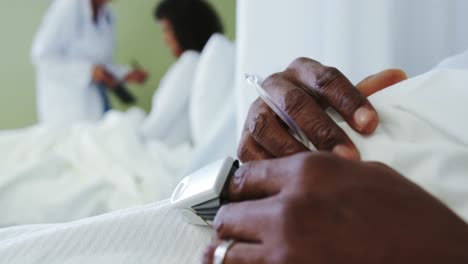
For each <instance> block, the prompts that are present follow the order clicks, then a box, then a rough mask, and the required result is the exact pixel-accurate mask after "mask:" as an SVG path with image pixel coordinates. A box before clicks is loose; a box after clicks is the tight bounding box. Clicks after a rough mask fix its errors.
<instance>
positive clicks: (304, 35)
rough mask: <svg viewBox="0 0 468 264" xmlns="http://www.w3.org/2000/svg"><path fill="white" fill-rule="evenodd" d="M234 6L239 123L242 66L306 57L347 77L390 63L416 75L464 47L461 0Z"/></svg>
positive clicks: (283, 0)
mask: <svg viewBox="0 0 468 264" xmlns="http://www.w3.org/2000/svg"><path fill="white" fill-rule="evenodd" d="M237 11H238V15H237V16H238V19H237V21H238V25H237V30H238V32H237V40H238V45H239V51H238V67H237V78H238V79H237V88H238V91H240V94H239V95H240V96H241V97H240V98H243V99H242V100H241V102H240V104H238V105H239V109H238V110H239V111H240V113H241V114H240V115H239V120H238V122H240V124H242V123H243V121H242V120H244V118H245V113H246V110H247V109H248V105H249V104H250V102H251V101H252V100H253V98H255V97H256V94H255V93H254V91H253V90H252V88H250V87H248V86H247V85H245V84H244V81H243V80H242V75H243V73H245V72H253V73H258V74H261V75H263V76H267V75H269V74H271V73H272V72H276V71H280V70H282V69H284V68H285V67H286V66H287V65H288V63H289V62H290V61H292V60H293V59H294V58H296V57H299V56H307V57H311V58H314V59H317V60H319V61H321V62H322V63H324V64H327V65H331V66H335V67H337V68H339V69H340V70H341V71H343V72H344V73H345V74H346V75H347V76H348V77H349V78H350V79H351V80H352V81H353V82H357V81H359V80H360V79H362V78H363V77H365V76H367V75H369V74H372V73H375V72H377V71H380V70H383V69H385V68H391V67H399V68H402V69H404V70H405V71H406V72H407V73H408V74H409V75H410V76H414V75H417V74H420V73H423V72H425V71H427V70H429V69H430V68H432V67H434V66H435V65H436V64H437V63H438V62H439V61H441V60H442V59H443V58H445V57H447V56H449V55H452V54H455V53H458V52H460V51H462V50H464V49H465V48H466V47H468V16H466V13H467V12H468V1H466V0H238V10H237ZM247 43H248V46H247ZM246 95H248V96H247V98H249V100H247V101H246V100H245V99H244V98H245V97H246Z"/></svg>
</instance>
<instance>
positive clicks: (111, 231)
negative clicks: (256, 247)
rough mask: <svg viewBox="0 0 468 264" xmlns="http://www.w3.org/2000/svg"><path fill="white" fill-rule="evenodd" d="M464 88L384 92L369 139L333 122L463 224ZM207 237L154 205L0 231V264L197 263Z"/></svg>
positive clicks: (430, 77) (455, 75) (437, 77)
mask: <svg viewBox="0 0 468 264" xmlns="http://www.w3.org/2000/svg"><path fill="white" fill-rule="evenodd" d="M467 85H468V72H467V71H465V70H441V71H434V72H430V73H428V74H425V75H422V76H419V77H416V78H413V79H411V80H409V81H405V82H403V83H400V84H397V85H396V86H395V87H391V88H388V89H387V90H385V91H383V92H381V93H379V94H377V95H376V96H374V97H373V98H372V99H371V101H372V103H373V104H374V106H375V107H376V109H377V110H378V112H379V115H380V118H381V125H380V127H379V128H378V130H377V131H376V133H375V134H374V135H372V136H369V137H363V136H360V135H358V134H356V133H355V132H354V131H353V130H352V129H350V128H349V127H348V126H347V125H346V124H345V123H343V122H342V121H339V124H340V125H341V126H342V127H343V128H344V129H345V131H346V132H347V133H349V135H350V136H351V138H352V139H353V141H354V142H355V143H356V145H357V146H358V147H359V149H360V150H361V153H362V156H363V158H364V159H365V160H377V161H381V162H384V163H386V164H388V165H390V166H391V167H393V168H395V169H396V170H398V171H399V172H401V173H402V174H403V175H405V176H407V177H408V178H410V179H411V180H413V181H415V182H416V183H418V184H420V185H421V186H423V187H424V188H426V190H428V191H429V192H431V193H432V194H434V195H435V196H437V197H438V198H439V199H441V200H442V201H443V202H445V203H446V204H447V205H448V206H449V207H450V208H452V209H453V210H455V211H456V212H457V213H458V214H459V215H460V216H462V217H463V218H464V219H465V220H467V219H468V175H467V174H468V136H467V134H466V130H467V129H468V122H466V121H464V120H466V116H468V108H467V107H466V102H468V90H467V89H466V86H467ZM212 234H213V233H212V231H210V230H209V229H207V228H203V227H198V226H191V225H188V224H187V223H185V222H184V221H183V220H182V219H181V217H180V215H178V213H177V212H176V211H175V210H174V209H171V208H170V206H169V204H168V203H167V202H162V203H158V204H155V205H148V206H146V207H140V208H135V209H131V210H127V211H122V212H116V213H111V214H108V215H102V216H98V217H96V218H90V219H84V220H81V221H78V222H74V223H66V224H57V225H48V226H39V227H38V226H30V227H20V228H19V229H18V228H17V229H6V230H4V231H2V232H0V263H22V264H24V263H48V264H50V263H84V262H88V263H174V264H176V263H199V262H200V255H201V253H202V252H203V250H204V248H205V246H206V245H207V244H208V243H209V242H210V237H211V235H212ZM2 237H3V239H2Z"/></svg>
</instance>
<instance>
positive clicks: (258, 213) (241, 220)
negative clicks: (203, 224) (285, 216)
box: [213, 198, 278, 242]
mask: <svg viewBox="0 0 468 264" xmlns="http://www.w3.org/2000/svg"><path fill="white" fill-rule="evenodd" d="M276 204H278V203H277V202H276V200H274V198H269V199H263V200H254V201H246V202H240V203H229V204H227V205H224V206H223V207H221V208H220V209H219V211H218V213H217V214H216V217H215V219H214V221H213V228H214V229H215V231H216V235H217V236H218V238H220V239H228V238H230V239H235V240H240V241H247V242H261V241H262V238H263V235H264V232H263V230H266V229H265V228H267V226H268V220H269V219H271V218H272V212H274V210H272V208H273V207H272V206H275V205H276Z"/></svg>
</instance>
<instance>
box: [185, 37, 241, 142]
mask: <svg viewBox="0 0 468 264" xmlns="http://www.w3.org/2000/svg"><path fill="white" fill-rule="evenodd" d="M234 71H235V46H234V44H233V43H232V42H230V41H229V40H228V39H226V38H225V37H224V36H222V35H220V34H214V35H213V36H212V37H211V38H210V40H209V41H208V43H207V44H206V45H205V48H204V49H203V51H202V54H201V55H200V60H199V62H198V68H197V71H196V74H195V79H194V83H193V90H192V96H191V99H190V123H191V128H192V139H193V142H194V145H195V146H197V144H203V143H206V142H205V141H206V140H207V137H208V136H209V134H211V133H208V132H209V131H207V130H209V129H210V128H211V127H213V125H214V124H216V123H217V122H219V119H220V118H222V116H220V115H222V114H221V113H223V112H226V111H225V109H224V108H226V107H229V106H230V105H231V104H228V103H227V102H229V101H231V100H234V98H232V96H231V95H232V94H234V93H233V89H234ZM234 121H235V120H234ZM234 121H233V122H234Z"/></svg>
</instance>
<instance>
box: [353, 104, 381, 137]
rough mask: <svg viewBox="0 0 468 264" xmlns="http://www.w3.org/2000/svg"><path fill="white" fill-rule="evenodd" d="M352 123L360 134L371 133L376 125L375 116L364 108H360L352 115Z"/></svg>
mask: <svg viewBox="0 0 468 264" xmlns="http://www.w3.org/2000/svg"><path fill="white" fill-rule="evenodd" d="M354 122H356V125H357V129H358V130H359V131H360V132H362V133H371V132H373V131H374V130H375V128H376V127H377V124H378V118H377V114H376V113H375V111H371V110H369V109H368V108H366V107H361V108H359V109H358V110H357V111H356V112H355V113H354Z"/></svg>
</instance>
